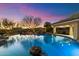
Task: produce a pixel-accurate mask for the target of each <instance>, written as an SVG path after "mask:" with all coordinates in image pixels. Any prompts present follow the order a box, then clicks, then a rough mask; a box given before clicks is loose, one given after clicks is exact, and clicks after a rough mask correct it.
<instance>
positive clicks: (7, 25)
mask: <svg viewBox="0 0 79 59" xmlns="http://www.w3.org/2000/svg"><path fill="white" fill-rule="evenodd" d="M2 20H3V21H2V25H3V26H4V27H5V28H10V27H12V28H13V24H14V23H13V22H12V21H9V20H8V19H7V18H4V19H2Z"/></svg>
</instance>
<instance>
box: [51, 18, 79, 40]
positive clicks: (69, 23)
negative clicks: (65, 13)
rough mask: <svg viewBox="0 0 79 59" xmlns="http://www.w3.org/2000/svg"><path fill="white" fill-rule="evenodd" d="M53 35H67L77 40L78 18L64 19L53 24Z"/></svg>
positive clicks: (78, 30)
mask: <svg viewBox="0 0 79 59" xmlns="http://www.w3.org/2000/svg"><path fill="white" fill-rule="evenodd" d="M52 27H53V32H54V34H59V35H62V34H63V35H67V36H70V37H72V38H74V39H79V18H78V19H64V20H61V21H59V22H56V23H53V24H52Z"/></svg>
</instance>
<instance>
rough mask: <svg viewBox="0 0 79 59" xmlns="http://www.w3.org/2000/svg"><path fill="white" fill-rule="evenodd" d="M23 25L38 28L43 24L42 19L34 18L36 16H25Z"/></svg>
mask: <svg viewBox="0 0 79 59" xmlns="http://www.w3.org/2000/svg"><path fill="white" fill-rule="evenodd" d="M23 23H24V24H25V26H27V27H28V28H36V27H37V26H39V25H40V24H41V18H39V17H34V16H25V17H24V18H23Z"/></svg>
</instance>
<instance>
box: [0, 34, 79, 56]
mask: <svg viewBox="0 0 79 59" xmlns="http://www.w3.org/2000/svg"><path fill="white" fill-rule="evenodd" d="M33 46H38V47H40V48H41V49H42V52H43V53H44V54H45V55H46V56H79V43H78V42H77V41H75V40H73V39H71V38H67V37H64V36H55V35H14V36H10V37H9V39H8V42H7V43H6V44H5V45H2V46H0V55H1V56H31V54H30V53H29V51H30V49H31V48H32V47H33Z"/></svg>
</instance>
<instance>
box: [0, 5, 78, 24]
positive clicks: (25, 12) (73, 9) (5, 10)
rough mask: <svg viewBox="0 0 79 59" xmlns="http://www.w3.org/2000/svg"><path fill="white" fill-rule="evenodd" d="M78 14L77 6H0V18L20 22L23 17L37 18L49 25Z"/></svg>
mask: <svg viewBox="0 0 79 59" xmlns="http://www.w3.org/2000/svg"><path fill="white" fill-rule="evenodd" d="M77 12H79V4H0V18H4V17H5V18H8V19H11V20H21V19H23V17H24V16H37V17H41V18H42V22H45V21H50V22H51V23H53V22H56V21H59V20H62V19H64V18H66V17H68V16H70V15H72V14H74V13H77Z"/></svg>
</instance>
